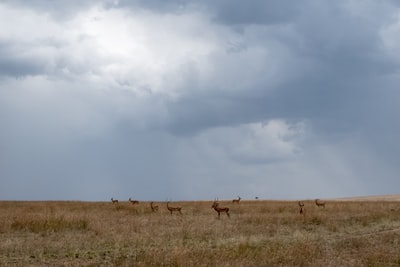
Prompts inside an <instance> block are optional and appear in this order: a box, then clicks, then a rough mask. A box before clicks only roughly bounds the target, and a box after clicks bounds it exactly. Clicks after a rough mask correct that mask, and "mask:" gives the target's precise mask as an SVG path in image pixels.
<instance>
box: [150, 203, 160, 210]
mask: <svg viewBox="0 0 400 267" xmlns="http://www.w3.org/2000/svg"><path fill="white" fill-rule="evenodd" d="M153 203H154V202H153V201H152V202H150V208H151V211H152V212H156V211H158V206H153Z"/></svg>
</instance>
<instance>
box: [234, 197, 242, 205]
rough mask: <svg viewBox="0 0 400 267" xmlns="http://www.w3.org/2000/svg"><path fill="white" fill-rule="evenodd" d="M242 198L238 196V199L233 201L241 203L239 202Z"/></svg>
mask: <svg viewBox="0 0 400 267" xmlns="http://www.w3.org/2000/svg"><path fill="white" fill-rule="evenodd" d="M241 199H242V198H241V197H239V196H238V198H237V199H234V200H232V203H238V204H239V202H240V200H241Z"/></svg>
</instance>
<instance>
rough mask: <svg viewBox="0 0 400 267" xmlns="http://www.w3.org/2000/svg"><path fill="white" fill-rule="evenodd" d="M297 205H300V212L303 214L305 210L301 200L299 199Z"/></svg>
mask: <svg viewBox="0 0 400 267" xmlns="http://www.w3.org/2000/svg"><path fill="white" fill-rule="evenodd" d="M298 204H299V207H300V214H305V212H306V210H305V208H304V203H303V201H299V203H298Z"/></svg>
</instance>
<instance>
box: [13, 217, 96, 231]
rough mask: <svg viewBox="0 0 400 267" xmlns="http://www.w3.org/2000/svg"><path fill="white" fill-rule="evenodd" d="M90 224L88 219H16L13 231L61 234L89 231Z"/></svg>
mask: <svg viewBox="0 0 400 267" xmlns="http://www.w3.org/2000/svg"><path fill="white" fill-rule="evenodd" d="M88 227H89V222H88V221H87V220H86V219H83V218H78V219H65V218H64V217H49V218H38V219H36V218H15V219H14V221H13V222H12V223H11V229H13V230H15V231H21V230H25V231H30V232H33V233H40V232H60V231H65V230H87V229H88Z"/></svg>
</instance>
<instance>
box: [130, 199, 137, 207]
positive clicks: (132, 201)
mask: <svg viewBox="0 0 400 267" xmlns="http://www.w3.org/2000/svg"><path fill="white" fill-rule="evenodd" d="M129 202H131V203H132V205H136V204H139V200H132V199H131V198H129Z"/></svg>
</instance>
